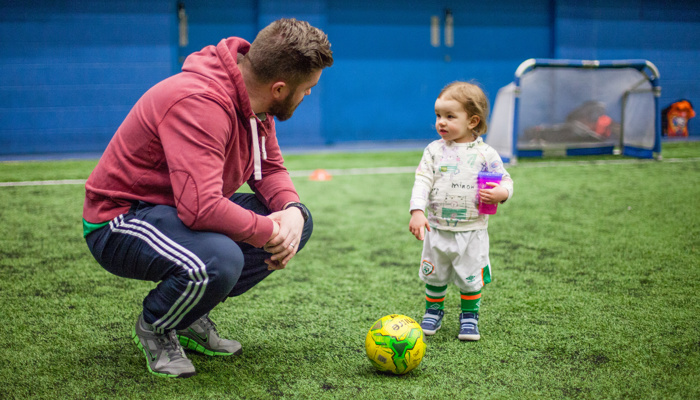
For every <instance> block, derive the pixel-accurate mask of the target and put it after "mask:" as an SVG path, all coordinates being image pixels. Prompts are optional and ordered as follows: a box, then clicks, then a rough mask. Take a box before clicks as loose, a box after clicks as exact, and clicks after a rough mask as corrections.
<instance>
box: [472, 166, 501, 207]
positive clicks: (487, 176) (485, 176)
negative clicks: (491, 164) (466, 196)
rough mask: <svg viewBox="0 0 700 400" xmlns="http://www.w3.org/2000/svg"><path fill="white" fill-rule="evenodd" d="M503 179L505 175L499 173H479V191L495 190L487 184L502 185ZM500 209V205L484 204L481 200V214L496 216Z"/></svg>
mask: <svg viewBox="0 0 700 400" xmlns="http://www.w3.org/2000/svg"><path fill="white" fill-rule="evenodd" d="M501 177H503V174H499V173H498V172H485V171H482V172H479V175H478V177H477V178H476V182H477V185H478V186H477V187H478V189H479V190H481V189H493V187H491V186H489V185H487V184H486V183H487V182H493V183H501ZM477 198H479V195H478V194H477ZM497 209H498V204H485V203H482V202H481V200H479V214H495V213H496V210H497Z"/></svg>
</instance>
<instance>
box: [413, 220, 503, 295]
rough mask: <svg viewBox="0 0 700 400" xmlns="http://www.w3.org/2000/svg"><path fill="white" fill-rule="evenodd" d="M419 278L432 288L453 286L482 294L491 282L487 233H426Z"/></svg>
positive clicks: (433, 230) (484, 230) (435, 230)
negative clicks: (452, 284)
mask: <svg viewBox="0 0 700 400" xmlns="http://www.w3.org/2000/svg"><path fill="white" fill-rule="evenodd" d="M419 275H420V278H421V280H422V281H423V282H425V283H427V284H429V285H433V286H445V285H447V284H449V283H450V282H454V284H455V285H457V287H458V288H459V289H460V290H461V291H462V292H464V293H470V292H476V291H479V290H481V288H482V287H483V286H484V285H485V284H487V283H489V282H491V263H490V262H489V234H488V232H487V231H486V229H480V230H476V231H466V232H452V231H445V230H439V229H435V228H433V229H432V230H431V231H429V232H428V231H426V235H425V239H424V243H423V254H422V256H421V266H420V272H419Z"/></svg>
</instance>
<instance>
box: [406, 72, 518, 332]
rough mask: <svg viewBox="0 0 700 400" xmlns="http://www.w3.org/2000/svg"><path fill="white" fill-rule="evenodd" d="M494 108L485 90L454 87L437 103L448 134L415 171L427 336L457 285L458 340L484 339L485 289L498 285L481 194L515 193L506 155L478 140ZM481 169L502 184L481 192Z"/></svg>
mask: <svg viewBox="0 0 700 400" xmlns="http://www.w3.org/2000/svg"><path fill="white" fill-rule="evenodd" d="M488 111H489V110H488V99H487V98H486V95H485V94H484V92H483V91H482V90H481V89H480V88H479V87H478V86H477V85H474V84H471V83H467V82H454V83H451V84H449V85H447V86H446V87H445V88H444V89H443V90H442V92H440V95H439V96H438V98H437V100H436V101H435V129H437V132H438V134H440V136H441V137H442V138H441V139H439V140H436V141H434V142H432V143H430V144H429V145H428V147H426V149H425V151H424V152H423V158H422V159H421V162H420V165H419V166H418V169H417V170H416V180H415V183H414V185H413V193H412V195H411V221H410V223H409V229H410V231H411V233H413V235H415V237H416V239H418V240H424V242H423V254H422V256H421V259H422V261H421V267H420V272H419V274H420V277H421V279H422V280H423V282H425V294H426V295H425V300H426V302H425V304H426V312H425V315H424V316H423V321H422V322H421V327H422V328H423V332H424V333H425V334H426V335H433V334H435V332H436V331H437V330H438V329H440V327H441V325H442V317H443V315H444V314H445V311H444V302H445V294H446V293H447V285H448V284H449V283H450V282H454V283H455V285H456V286H457V287H458V288H459V291H460V293H461V308H462V313H461V314H460V316H459V321H460V330H459V339H460V340H479V339H480V338H481V336H480V335H479V328H478V325H477V323H478V320H479V304H480V302H481V289H482V288H483V286H484V285H485V284H487V283H489V282H491V264H490V262H489V236H488V233H487V231H486V228H487V226H488V215H486V214H479V212H478V199H477V192H478V195H479V196H480V197H481V201H483V202H485V203H487V204H497V203H503V202H505V201H506V200H508V199H510V197H511V196H512V195H513V181H512V180H511V178H510V175H509V174H508V172H507V171H506V170H505V168H504V167H503V162H502V160H501V158H500V157H499V156H498V153H496V151H495V150H494V149H493V148H491V146H489V145H487V144H486V143H484V141H483V140H482V139H481V138H480V137H479V136H480V135H483V134H484V133H486V121H487V117H488ZM480 171H488V172H498V173H501V174H503V177H502V179H501V183H500V185H498V184H495V183H488V185H489V186H490V187H491V188H490V189H482V190H478V189H477V174H478V173H479V172H480ZM426 209H427V213H428V216H427V218H426V215H425V210H426ZM424 228H425V229H427V232H425V229H424Z"/></svg>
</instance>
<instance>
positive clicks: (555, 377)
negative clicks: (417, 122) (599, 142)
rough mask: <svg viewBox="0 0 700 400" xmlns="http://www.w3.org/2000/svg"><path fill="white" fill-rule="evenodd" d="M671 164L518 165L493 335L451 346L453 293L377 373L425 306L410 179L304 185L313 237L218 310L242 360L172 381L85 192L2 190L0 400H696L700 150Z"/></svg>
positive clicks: (43, 175) (79, 168)
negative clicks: (441, 312)
mask: <svg viewBox="0 0 700 400" xmlns="http://www.w3.org/2000/svg"><path fill="white" fill-rule="evenodd" d="M420 155H421V151H402V152H384V153H364V154H362V153H346V154H308V155H292V156H288V157H287V158H286V159H287V165H288V167H289V169H290V170H291V171H295V170H313V169H316V168H326V169H343V168H365V167H387V166H399V167H405V166H414V165H417V163H418V161H419V159H420ZM663 155H664V160H663V161H660V162H657V161H647V162H644V161H641V162H637V161H634V160H630V161H629V162H628V163H627V162H625V163H600V164H597V163H593V162H589V161H593V160H598V159H606V157H602V158H596V157H591V158H577V159H575V160H576V161H577V162H578V163H579V164H577V163H571V162H570V161H571V159H561V160H560V159H554V160H551V159H550V160H540V161H537V160H532V161H530V160H525V159H523V160H520V162H519V164H518V165H516V166H511V167H508V170H509V172H510V173H511V175H512V177H513V179H514V181H515V195H514V197H513V198H512V199H511V200H510V201H509V202H508V203H506V204H504V205H501V206H499V210H498V213H497V214H496V215H495V216H493V217H492V218H491V220H490V224H489V235H490V239H491V262H492V268H493V278H494V281H493V282H492V283H491V284H489V285H487V287H486V288H485V289H484V291H483V302H482V310H481V311H482V312H481V319H480V331H481V334H482V340H481V341H479V342H474V343H466V342H461V341H459V340H458V339H457V331H458V320H457V319H458V314H459V293H458V291H457V289H456V288H455V287H454V286H450V287H449V291H448V295H447V299H446V316H445V320H444V324H443V328H442V329H441V330H440V331H438V333H437V334H436V335H435V336H432V337H429V338H428V339H427V346H428V347H427V353H426V356H425V358H424V360H423V362H422V363H421V365H420V366H419V367H418V368H416V369H415V370H414V371H412V372H410V373H409V374H407V375H405V376H392V375H386V374H382V373H378V372H376V371H375V370H374V369H373V367H372V365H371V364H370V363H369V361H368V360H367V359H366V357H365V354H364V339H365V335H366V333H367V331H368V329H369V328H370V325H371V324H372V323H373V322H374V321H375V320H377V319H378V318H380V317H382V316H384V315H386V314H390V313H400V314H405V315H408V316H410V317H412V318H415V319H420V317H421V316H422V314H423V307H424V286H423V284H422V282H421V281H420V280H419V278H418V267H419V261H420V259H419V258H420V252H421V243H420V242H418V241H417V240H416V239H415V238H414V237H413V236H412V235H411V234H410V233H409V232H408V219H409V214H408V201H409V198H410V193H411V187H412V184H413V175H412V174H411V173H398V174H377V175H373V174H367V175H337V176H334V177H333V179H332V180H330V181H322V182H318V181H310V180H308V179H307V178H305V177H298V178H294V183H295V185H296V186H297V189H298V191H299V193H300V194H301V196H302V199H303V201H304V202H305V203H306V204H307V205H308V206H309V208H310V209H311V211H312V213H313V217H314V226H315V229H314V235H313V237H312V239H311V241H309V243H308V245H307V247H306V248H305V249H304V250H303V251H302V252H300V253H299V254H298V255H297V256H296V258H295V259H294V260H293V261H292V262H291V263H290V265H289V266H288V267H287V269H286V270H283V271H278V272H275V273H274V274H272V275H271V276H270V277H269V278H268V279H266V280H265V281H263V282H262V283H260V284H259V285H258V286H257V287H255V288H254V289H252V290H251V291H249V292H248V293H246V294H244V295H243V296H240V297H237V298H232V299H230V300H228V301H226V302H225V303H223V304H221V305H220V306H218V307H217V308H215V309H214V310H213V311H212V313H211V316H212V318H213V319H214V320H215V321H216V322H217V324H218V328H219V331H220V333H221V334H222V335H223V336H226V337H231V338H236V339H237V340H239V341H240V342H241V343H242V344H243V350H244V352H243V355H241V356H234V357H207V356H203V355H199V354H191V355H190V358H191V359H192V362H193V364H194V365H195V368H196V369H197V375H196V376H195V377H192V378H189V379H175V380H173V379H164V378H158V377H155V376H153V375H151V374H150V373H148V371H147V369H146V361H145V359H144V357H143V354H142V353H141V352H140V351H139V350H138V349H137V348H136V346H135V345H134V344H133V342H132V341H131V337H130V332H131V328H132V325H133V323H134V322H135V319H136V317H137V316H138V314H139V312H140V307H141V301H142V299H143V297H144V296H145V295H146V294H147V293H148V291H149V290H150V289H151V288H153V287H154V283H151V282H141V281H135V280H128V279H123V278H118V277H116V276H113V275H111V274H109V273H108V272H106V271H104V270H103V269H102V268H101V267H100V266H99V265H98V264H97V263H96V262H95V261H94V259H93V258H92V256H91V255H90V254H89V252H88V250H87V247H86V246H85V243H84V241H83V239H82V237H81V236H82V227H81V210H82V202H83V195H84V189H83V187H82V185H79V184H74V185H70V184H69V185H55V186H20V187H0V204H2V207H0V226H1V227H2V233H1V234H0V304H2V307H0V318H1V319H2V321H3V324H2V325H1V326H0V376H2V377H3V384H2V385H0V398H3V399H5V398H7V399H26V398H47V399H49V398H50V399H63V398H65V399H77V398H105V399H116V398H133V399H144V398H146V399H166V398H167V399H200V398H201V399H347V398H355V399H389V398H396V399H469V398H475V399H476V398H480V399H489V398H491V399H524V398H548V399H560V398H582V399H593V398H619V399H630V398H634V399H636V398H640V399H641V398H663V399H676V398H677V399H696V398H700V385H698V382H700V297H698V292H700V255H699V254H698V252H699V251H700V207H699V206H698V204H699V203H698V200H697V198H698V197H700V143H698V142H695V143H693V142H690V143H686V142H682V143H680V142H679V143H668V144H665V145H664V153H663ZM618 159H619V158H618ZM625 160H629V159H625ZM542 161H551V162H545V163H543V162H542ZM95 163H96V161H95V160H86V161H62V162H58V161H52V162H27V163H0V181H2V182H6V181H28V180H55V179H85V178H87V176H88V175H89V173H90V171H91V169H92V168H93V167H94V165H95Z"/></svg>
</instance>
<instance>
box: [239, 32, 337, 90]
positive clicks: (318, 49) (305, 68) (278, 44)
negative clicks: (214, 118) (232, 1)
mask: <svg viewBox="0 0 700 400" xmlns="http://www.w3.org/2000/svg"><path fill="white" fill-rule="evenodd" d="M245 58H246V59H247V60H248V62H249V63H250V65H251V67H252V70H253V73H254V74H255V77H256V78H257V80H258V81H259V82H262V83H269V82H272V81H283V82H285V83H287V84H289V85H291V86H296V85H298V84H300V83H301V82H302V81H304V80H305V79H307V78H308V77H309V75H310V74H311V73H312V72H314V71H316V70H319V69H323V68H325V67H330V66H331V65H333V52H332V51H331V44H330V42H328V37H327V36H326V34H325V33H323V31H321V30H320V29H318V28H314V27H313V26H311V25H310V24H309V23H308V22H306V21H298V20H296V19H294V18H289V19H287V18H282V19H279V20H277V21H275V22H273V23H271V24H270V25H268V26H267V27H265V28H264V29H263V30H261V31H260V32H259V33H258V35H257V36H256V37H255V40H254V41H253V43H251V45H250V50H249V51H248V54H246V55H245Z"/></svg>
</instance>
